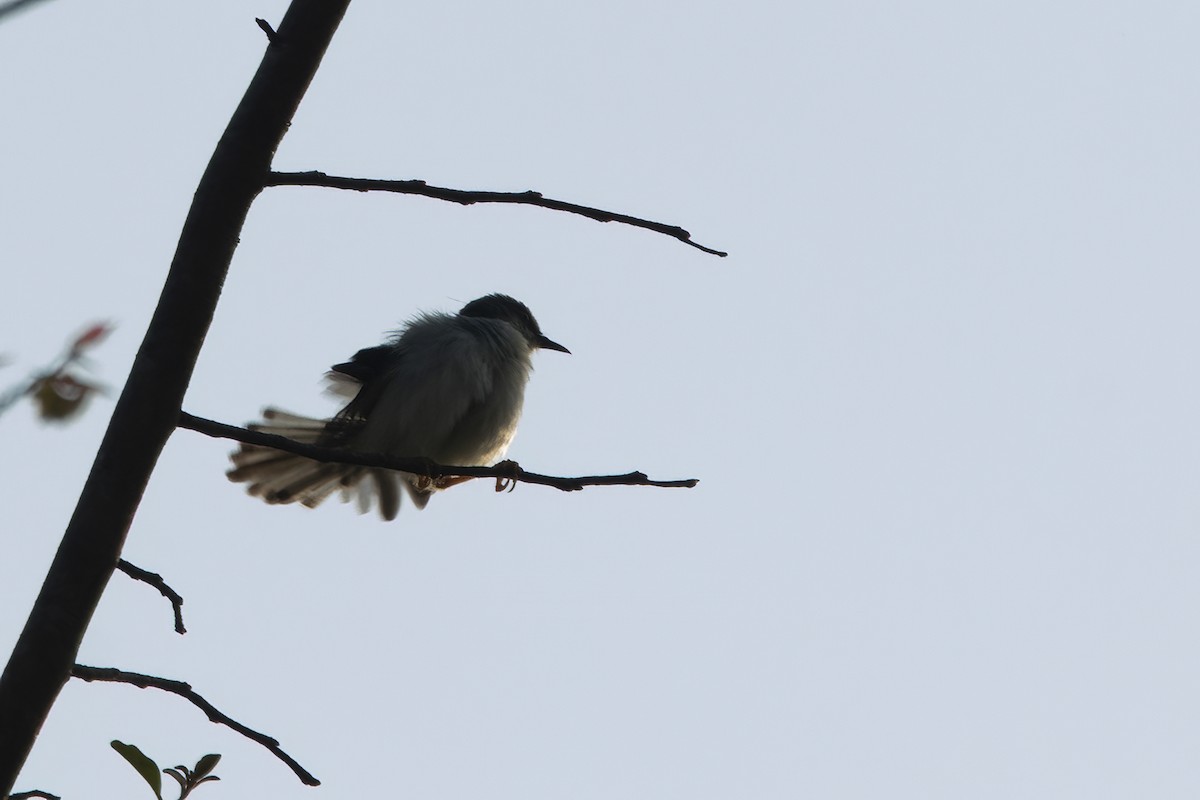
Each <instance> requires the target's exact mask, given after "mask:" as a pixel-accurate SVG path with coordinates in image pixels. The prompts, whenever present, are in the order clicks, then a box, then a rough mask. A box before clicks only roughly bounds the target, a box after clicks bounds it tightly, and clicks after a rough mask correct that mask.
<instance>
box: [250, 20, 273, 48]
mask: <svg viewBox="0 0 1200 800" xmlns="http://www.w3.org/2000/svg"><path fill="white" fill-rule="evenodd" d="M254 21H255V22H256V23H258V27H260V28H262V32H263V33H265V34H266V35H267V41H268V42H270V43H271V44H275V29H274V28H272V27H271V23H269V22H267V21H266V20H265V19H263V18H262V17H255V18H254Z"/></svg>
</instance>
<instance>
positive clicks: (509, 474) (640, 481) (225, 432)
mask: <svg viewBox="0 0 1200 800" xmlns="http://www.w3.org/2000/svg"><path fill="white" fill-rule="evenodd" d="M179 427H181V428H186V429H188V430H192V431H196V432H197V433H203V434H204V435H206V436H212V437H214V438H218V439H233V440H234V441H237V442H243V443H245V444H253V445H258V446H260V447H272V448H274V449H276V450H282V451H284V452H285V453H295V454H296V455H298V456H304V457H305V458H311V459H312V460H313V461H323V462H332V463H335V464H354V465H356V466H361V467H382V468H384V469H395V470H400V471H401V472H412V473H415V474H417V475H425V476H428V477H430V478H446V477H451V476H465V477H470V478H497V479H500V480H506V481H520V482H521V483H536V484H538V485H541V486H553V487H554V488H555V489H561V490H562V491H564V492H575V491H579V490H580V489H583V488H584V487H585V486H660V487H663V488H668V489H679V488H682V489H691V488H692V487H693V486H695V485H696V484H697V483H699V482H700V481H699V479H698V478H687V479H685V480H676V481H656V480H651V479H650V478H648V477H646V474H645V473H644V472H628V473H625V474H624V475H584V476H580V477H577V478H559V477H555V476H553V475H540V474H538V473H536V472H529V471H527V470H524V469H521V467H520V466H518V465H517V464H516V463H515V462H512V461H505V462H502V463H500V464H497V465H496V466H494V467H453V466H446V465H444V464H438V463H436V462H434V461H430V460H429V459H427V458H401V457H396V456H387V455H382V454H380V453H360V452H357V451H355V450H346V449H343V448H341V447H319V446H317V445H312V444H301V443H300V442H295V441H292V440H291V439H288V438H285V437H283V436H276V435H275V434H271V433H262V432H261V431H248V430H246V429H245V428H238V427H236V426H234V425H226V424H224V423H222V422H216V421H214V420H211V419H205V418H203V417H197V416H193V415H191V414H188V413H187V412H185V411H181V412H179Z"/></svg>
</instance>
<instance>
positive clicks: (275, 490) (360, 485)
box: [225, 408, 429, 520]
mask: <svg viewBox="0 0 1200 800" xmlns="http://www.w3.org/2000/svg"><path fill="white" fill-rule="evenodd" d="M326 425H327V421H326V420H320V419H314V418H312V417H304V416H300V415H299V414H292V413H290V412H287V411H282V410H280V409H278V408H268V409H266V410H265V411H264V412H263V422H260V423H255V424H253V425H250V426H249V428H250V430H253V431H261V432H263V433H271V434H275V435H277V436H284V437H286V438H288V439H291V440H293V441H296V442H300V443H301V444H316V443H318V442H319V441H320V439H321V437H322V435H323V434H324V433H325V430H326ZM229 460H230V461H232V462H233V468H232V469H230V470H229V471H228V472H226V473H225V474H226V475H227V476H228V478H229V480H231V481H234V482H237V483H243V482H244V483H246V484H247V487H246V490H247V491H248V492H249V493H250V494H251V495H253V496H255V497H261V498H262V499H263V500H265V501H266V502H268V503H272V504H275V503H300V504H301V505H304V506H307V507H308V508H316V507H317V506H319V505H320V504H321V503H322V502H324V500H325V499H326V498H327V497H329V495H331V494H333V493H334V492H336V491H339V490H340V491H341V493H342V500H343V502H345V501H348V500H350V499H352V498H357V500H358V509H359V512H360V513H361V512H365V511H368V510H369V509H370V508H371V506H372V505H373V502H374V501H376V500H377V501H378V505H379V513H380V514H381V515H382V516H383V518H384V519H387V520H392V519H395V518H396V514H397V513H399V511H400V483H401V481H402V478H403V473H400V472H396V471H394V470H389V469H372V468H369V467H358V466H354V465H351V464H330V463H324V462H320V461H313V460H312V459H311V458H305V457H304V456H298V455H294V454H292V453H285V452H283V451H282V450H275V449H273V448H270V447H262V446H260V445H253V444H242V445H241V446H240V447H239V448H238V449H237V450H236V451H235V452H233V453H231V454H230V456H229ZM364 478H367V479H368V480H364ZM404 484H405V486H406V487H407V488H409V490H410V494H411V495H412V497H413V500H414V504H415V505H416V506H417V507H418V508H424V507H425V503H426V502H428V497H429V495H428V493H420V494H419V493H418V492H417V491H416V490H415V488H414V487H412V486H411V485H410V484H409V483H408V481H404Z"/></svg>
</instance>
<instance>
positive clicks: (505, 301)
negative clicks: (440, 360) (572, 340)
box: [458, 294, 542, 340]
mask: <svg viewBox="0 0 1200 800" xmlns="http://www.w3.org/2000/svg"><path fill="white" fill-rule="evenodd" d="M458 313H459V315H460V316H463V317H478V318H480V319H498V320H501V321H502V322H507V323H508V324H509V325H512V326H513V327H514V328H516V329H517V330H519V331H520V332H521V333H523V334H525V336H526V337H527V338H529V339H530V340H533V339H536V338H537V337H539V336H541V335H542V329H541V327H540V326H539V325H538V322H537V320H536V319H534V318H533V312H532V311H530V310H529V307H528V306H527V305H525V304H524V303H522V302H521V301H520V300H517V299H515V298H512V297H509V296H508V295H506V294H489V295H488V296H487V297H481V298H479V299H478V300H472V301H471V302H469V303H467V304H466V305H465V306H463V307H462V311H459V312H458Z"/></svg>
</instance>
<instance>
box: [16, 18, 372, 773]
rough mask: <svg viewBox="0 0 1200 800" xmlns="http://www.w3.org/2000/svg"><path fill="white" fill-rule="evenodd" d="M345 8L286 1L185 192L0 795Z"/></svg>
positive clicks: (25, 656) (33, 649) (42, 716)
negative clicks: (190, 190)
mask: <svg viewBox="0 0 1200 800" xmlns="http://www.w3.org/2000/svg"><path fill="white" fill-rule="evenodd" d="M348 4H349V0H291V2H290V3H289V4H288V7H287V11H286V12H285V13H284V15H283V17H282V19H281V21H280V22H279V28H278V38H279V41H280V43H281V44H285V45H286V46H284V47H278V46H271V47H267V48H265V49H266V53H264V55H263V60H262V63H261V64H260V65H259V68H258V70H257V72H255V74H254V78H253V79H252V80H251V81H250V85H249V86H248V87H247V88H246V92H245V94H244V95H243V96H242V100H241V102H240V103H238V107H237V109H236V110H235V111H234V113H233V116H232V117H230V119H229V124H228V125H227V126H226V128H225V132H224V133H223V134H222V136H221V138H220V140H219V141H218V142H217V146H216V147H215V148H214V150H213V154H212V158H211V159H210V160H209V162H208V166H207V167H205V170H204V175H203V177H201V179H200V183H199V185H198V186H197V187H196V191H195V193H194V194H193V195H192V205H191V208H190V209H189V210H188V213H187V218H186V220H185V221H184V224H183V230H182V232H181V233H180V236H179V243H178V245H177V246H176V249H175V255H174V257H173V258H172V260H171V268H170V271H169V273H168V275H167V279H166V283H165V284H164V285H163V290H162V293H161V294H160V295H159V301H158V305H157V306H156V307H155V310H154V316H153V317H152V318H151V320H150V323H149V325H148V326H147V328H146V335H145V338H144V339H143V340H142V344H141V347H139V348H138V352H137V356H136V357H135V358H134V360H133V364H132V366H131V367H130V370H129V376H128V378H127V380H126V383H125V388H124V389H123V390H122V392H121V395H120V397H119V398H118V399H117V402H116V405H115V406H114V408H113V414H112V418H111V419H110V421H109V424H108V429H107V431H106V432H105V434H104V439H103V441H102V442H101V444H100V447H99V449H98V451H97V453H96V459H95V461H94V462H93V464H92V470H91V472H90V473H89V474H88V478H87V482H86V483H85V484H84V487H83V491H82V492H81V493H80V496H79V502H78V504H77V505H76V506H75V512H74V513H73V514H72V515H71V521H70V523H68V525H67V530H66V532H65V533H64V534H63V538H62V542H61V543H60V544H59V547H58V549H57V550H56V551H55V555H54V560H53V561H52V562H51V564H50V569H49V570H48V571H47V573H46V579H45V581H43V582H42V588H41V590H40V591H39V592H38V596H37V599H36V600H35V601H34V603H33V608H32V610H31V611H30V613H29V618H28V620H27V621H26V623H25V627H24V628H23V629H22V631H21V634H20V636H19V637H18V639H17V641H16V644H15V645H14V646H13V648H12V655H11V656H10V657H9V659H8V663H7V665H6V666H5V668H4V672H3V674H0V797H3V796H4V795H6V794H7V793H9V792H10V791H12V787H13V783H14V782H15V781H16V778H17V774H18V773H19V772H20V771H21V766H22V765H23V764H24V762H25V759H26V757H27V756H28V754H29V751H30V750H31V749H32V747H33V743H34V740H35V739H36V738H37V734H38V731H39V730H41V729H42V726H43V723H44V722H45V720H46V717H47V716H48V715H49V713H50V708H51V707H52V706H53V705H54V701H55V699H56V698H57V697H58V694H59V691H60V690H61V689H62V687H63V685H64V684H65V683H66V682H67V681H68V680H69V679H70V677H71V670H72V665H73V664H74V663H75V662H76V660H77V658H76V656H77V654H78V652H79V644H80V642H82V641H83V638H84V633H85V631H86V630H87V627H88V624H89V623H90V621H91V619H92V615H93V614H94V613H95V610H96V606H97V604H98V603H99V602H100V597H101V595H102V594H103V592H104V588H105V586H107V585H108V582H109V580H110V579H111V578H112V573H113V569H114V568H115V567H116V564H117V560H118V559H119V558H120V557H121V548H122V547H123V545H124V544H125V536H126V534H127V533H128V531H129V526H130V523H131V522H132V521H133V519H134V515H135V513H136V511H137V508H138V503H139V502H140V501H141V499H142V496H143V494H144V493H145V490H146V485H147V483H148V482H149V480H150V473H151V472H153V470H154V467H155V465H156V463H157V462H158V457H159V454H160V453H161V452H162V449H163V446H164V445H165V444H166V442H167V439H168V438H170V436H171V434H172V433H174V432H175V427H176V422H177V421H178V419H179V408H180V406H181V404H182V403H183V397H184V394H185V393H186V392H187V387H188V383H189V381H190V380H191V376H192V371H193V369H194V368H195V365H196V358H197V356H198V355H199V353H200V348H201V346H202V345H203V343H204V337H205V334H206V333H207V332H208V328H209V324H210V323H211V322H212V318H213V313H214V309H215V308H216V307H217V300H218V299H219V297H220V295H221V287H222V285H223V284H224V282H225V277H226V275H227V273H228V268H229V262H230V259H231V258H232V257H233V252H234V250H235V248H236V247H237V245H238V241H239V236H240V234H241V231H242V227H243V224H244V223H245V220H246V215H247V214H248V213H249V210H250V205H251V204H252V203H253V201H254V199H255V198H256V197H257V196H258V195H259V193H260V192H261V191H262V188H263V183H262V182H263V178H264V177H265V176H266V175H267V174H268V173H269V172H270V170H271V159H272V158H273V157H274V154H275V151H276V150H277V149H278V147H279V143H280V141H281V140H282V139H283V134H284V132H285V131H287V129H288V126H289V125H290V124H291V121H292V117H293V115H294V114H295V111H296V108H297V107H298V106H299V105H300V100H301V98H303V97H304V93H305V90H306V89H307V88H308V85H309V83H310V82H311V81H312V78H313V75H315V74H316V71H317V66H318V65H319V64H320V63H321V57H322V56H323V55H324V53H325V49H326V48H327V47H328V45H329V41H330V39H331V38H332V37H333V34H334V31H336V30H337V27H338V23H339V22H340V21H341V19H342V15H343V14H344V13H345V11H346V6H347V5H348Z"/></svg>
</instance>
